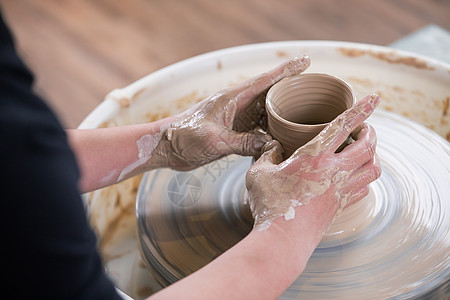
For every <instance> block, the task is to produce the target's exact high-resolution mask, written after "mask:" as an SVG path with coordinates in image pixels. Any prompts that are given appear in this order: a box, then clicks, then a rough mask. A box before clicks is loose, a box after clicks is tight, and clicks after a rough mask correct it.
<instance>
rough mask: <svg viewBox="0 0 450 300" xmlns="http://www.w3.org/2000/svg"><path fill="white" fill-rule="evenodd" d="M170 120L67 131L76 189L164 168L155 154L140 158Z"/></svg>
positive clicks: (109, 183) (86, 188)
mask: <svg viewBox="0 0 450 300" xmlns="http://www.w3.org/2000/svg"><path fill="white" fill-rule="evenodd" d="M171 121H172V118H171V117H169V118H165V119H162V120H159V121H156V122H152V123H146V124H137V125H129V126H120V127H113V128H100V129H86V130H79V129H73V130H68V131H67V134H68V138H69V143H70V145H71V146H72V149H73V151H74V152H75V156H76V158H77V161H78V165H79V167H80V170H81V178H80V181H79V187H80V190H81V191H82V192H83V193H84V192H88V191H92V190H95V189H99V188H102V187H105V186H108V185H111V184H114V183H117V182H119V181H121V180H124V179H126V178H129V177H131V176H133V175H136V174H137V173H139V172H143V171H146V170H149V169H152V168H161V167H167V166H165V165H164V163H163V162H162V161H161V160H158V157H157V156H156V155H155V156H154V157H153V159H151V154H150V155H149V153H144V154H145V155H143V151H144V152H145V151H147V150H148V151H147V152H149V150H152V149H151V148H155V147H156V145H154V144H155V143H158V142H159V139H160V138H161V134H162V133H161V131H163V130H164V128H167V127H168V126H169V125H170V122H171ZM152 143H153V144H152ZM142 147H144V148H142ZM153 150H154V149H153Z"/></svg>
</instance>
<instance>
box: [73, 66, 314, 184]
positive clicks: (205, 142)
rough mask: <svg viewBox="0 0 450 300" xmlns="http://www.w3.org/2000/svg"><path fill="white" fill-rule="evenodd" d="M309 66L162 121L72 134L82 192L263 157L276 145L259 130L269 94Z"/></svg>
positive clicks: (268, 76) (280, 70)
mask: <svg viewBox="0 0 450 300" xmlns="http://www.w3.org/2000/svg"><path fill="white" fill-rule="evenodd" d="M309 64H310V60H309V58H308V57H302V58H300V59H299V58H294V59H292V60H289V61H287V62H285V63H283V64H281V65H279V66H277V67H276V68H274V69H273V70H270V71H268V72H267V73H264V74H261V75H259V76H256V77H254V78H251V79H250V80H248V81H246V82H243V83H241V84H240V85H237V86H235V87H232V88H229V89H224V90H222V91H219V92H218V93H216V94H214V95H211V96H210V97H208V98H206V99H204V100H203V101H201V102H199V103H198V104H196V105H195V106H194V107H192V108H191V109H189V110H187V111H186V112H184V113H181V114H179V115H176V116H173V117H169V118H166V119H162V120H159V121H157V122H153V123H147V124H140V125H131V126H123V127H117V128H104V129H92V130H69V131H68V136H69V142H70V144H71V145H72V148H73V149H74V152H75V155H76V157H77V160H78V162H79V165H80V168H81V179H80V182H79V187H80V189H81V191H82V192H87V191H91V190H94V189H98V188H101V187H104V186H107V185H111V184H114V183H116V182H119V181H121V180H124V179H126V178H129V177H131V176H133V175H136V174H139V173H141V172H144V171H148V170H151V169H155V168H163V167H169V168H173V169H176V170H191V169H195V168H197V167H200V166H202V165H204V164H207V163H209V162H211V161H213V160H215V159H218V158H221V157H223V156H226V155H228V154H239V155H259V154H260V153H261V148H262V147H263V145H264V144H265V143H266V142H267V141H269V140H271V138H270V137H269V136H267V135H265V134H263V133H261V132H259V131H256V130H255V129H256V128H258V126H260V125H261V122H262V120H261V118H262V116H263V114H264V97H263V96H264V93H265V92H266V91H267V89H268V88H269V87H270V86H272V85H273V84H274V83H276V82H278V81H280V80H281V79H283V78H285V77H289V76H293V75H297V74H299V73H301V72H303V71H304V70H305V69H306V68H307V67H308V66H309Z"/></svg>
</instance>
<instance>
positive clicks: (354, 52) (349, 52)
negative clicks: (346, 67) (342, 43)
mask: <svg viewBox="0 0 450 300" xmlns="http://www.w3.org/2000/svg"><path fill="white" fill-rule="evenodd" d="M338 51H339V52H341V53H342V54H344V55H345V56H348V57H358V56H362V55H365V54H367V51H366V50H361V49H354V48H338Z"/></svg>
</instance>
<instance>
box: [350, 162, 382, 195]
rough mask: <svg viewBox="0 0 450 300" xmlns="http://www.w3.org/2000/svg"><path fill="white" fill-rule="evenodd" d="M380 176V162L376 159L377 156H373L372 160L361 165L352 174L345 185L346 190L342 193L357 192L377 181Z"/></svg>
mask: <svg viewBox="0 0 450 300" xmlns="http://www.w3.org/2000/svg"><path fill="white" fill-rule="evenodd" d="M380 176H381V166H380V160H379V159H378V155H375V156H374V157H373V159H372V160H370V161H368V162H367V163H365V164H364V165H362V166H361V167H360V168H359V169H357V170H356V171H355V172H354V173H353V174H352V176H351V177H350V178H349V180H348V182H347V184H346V186H347V188H346V190H345V191H344V192H345V193H351V192H352V191H358V190H360V189H362V188H364V187H365V186H368V185H369V184H370V183H371V182H373V181H375V180H377V179H378V178H379V177H380Z"/></svg>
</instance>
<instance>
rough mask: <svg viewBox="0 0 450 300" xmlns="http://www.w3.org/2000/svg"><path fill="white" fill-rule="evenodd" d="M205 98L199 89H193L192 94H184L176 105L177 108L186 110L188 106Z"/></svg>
mask: <svg viewBox="0 0 450 300" xmlns="http://www.w3.org/2000/svg"><path fill="white" fill-rule="evenodd" d="M202 99H203V98H201V97H199V96H198V93H197V91H193V92H192V93H190V94H187V95H186V96H183V97H181V98H179V99H177V100H176V101H175V105H176V107H177V109H180V110H184V109H186V108H188V107H190V106H191V105H192V104H194V103H197V102H199V101H201V100H202Z"/></svg>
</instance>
